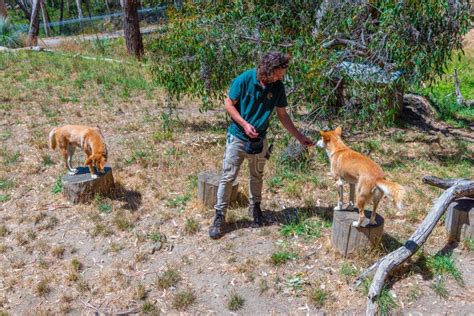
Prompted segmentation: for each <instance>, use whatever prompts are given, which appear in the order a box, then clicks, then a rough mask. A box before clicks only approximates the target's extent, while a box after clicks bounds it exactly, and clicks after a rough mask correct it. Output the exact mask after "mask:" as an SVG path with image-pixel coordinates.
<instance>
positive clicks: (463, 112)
mask: <svg viewBox="0 0 474 316" xmlns="http://www.w3.org/2000/svg"><path fill="white" fill-rule="evenodd" d="M455 69H457V73H458V79H459V89H460V90H461V93H462V95H463V97H464V98H465V99H466V100H473V99H474V78H473V76H472V73H473V72H474V50H473V49H472V48H471V50H470V51H466V53H465V54H461V53H460V52H458V53H455V54H453V58H452V62H451V63H450V64H449V65H448V68H447V69H446V74H445V75H443V76H440V77H439V78H438V79H437V80H436V81H435V82H434V83H433V84H432V85H429V86H428V87H427V88H424V89H420V90H419V92H420V93H422V94H424V95H427V96H428V98H429V100H430V101H431V103H432V104H433V105H434V107H435V108H436V110H437V111H438V115H439V118H440V119H442V120H446V121H448V122H450V123H451V124H454V125H456V126H460V127H467V126H468V125H469V124H472V122H474V107H472V106H471V107H467V106H462V105H459V104H458V103H457V101H456V93H455V91H456V88H455V85H454V79H453V73H454V70H455Z"/></svg>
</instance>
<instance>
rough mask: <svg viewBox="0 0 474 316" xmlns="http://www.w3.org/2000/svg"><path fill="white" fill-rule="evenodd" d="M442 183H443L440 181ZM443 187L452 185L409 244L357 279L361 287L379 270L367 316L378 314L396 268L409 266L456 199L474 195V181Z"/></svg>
mask: <svg viewBox="0 0 474 316" xmlns="http://www.w3.org/2000/svg"><path fill="white" fill-rule="evenodd" d="M425 178H426V177H425ZM433 178H434V177H433ZM438 179H439V178H438ZM438 183H441V182H440V181H438ZM443 183H444V185H447V183H451V184H452V185H451V187H449V188H448V189H447V190H446V191H444V192H443V194H441V196H440V197H439V198H438V199H437V200H436V202H435V204H434V205H433V207H432V208H431V210H430V212H429V213H428V215H427V216H426V217H425V219H424V220H423V222H422V223H421V225H420V226H418V228H417V229H416V231H415V232H414V233H413V235H412V236H411V237H410V238H409V240H408V241H407V242H406V243H405V244H404V245H403V246H401V247H400V248H398V249H397V250H395V251H393V252H391V253H389V254H388V255H386V256H385V257H383V258H381V259H379V260H378V261H377V262H375V263H374V264H373V265H371V266H370V267H369V268H368V269H366V270H365V271H363V272H362V274H361V275H360V276H359V277H358V278H357V279H356V281H355V283H356V285H359V284H360V283H361V282H362V281H363V280H364V279H365V278H367V277H368V276H369V275H370V274H371V273H372V272H373V271H374V270H376V271H375V275H374V279H373V280H372V284H371V285H370V289H369V294H368V297H367V309H366V315H375V314H376V313H377V304H376V302H377V298H378V297H379V295H380V292H381V291H382V287H383V284H384V282H385V279H386V277H387V276H388V274H389V273H390V272H391V271H392V270H393V269H394V268H395V267H397V266H398V265H400V264H401V263H403V262H405V261H406V260H407V259H408V258H410V257H411V256H412V255H413V254H414V253H415V252H416V251H417V250H418V249H419V248H420V247H421V246H422V245H423V244H424V243H425V241H426V239H427V238H428V236H429V235H430V234H431V232H432V231H433V229H434V227H435V226H436V224H437V223H438V221H439V219H440V218H441V215H443V213H444V212H445V211H446V208H447V207H448V205H449V204H451V202H452V201H453V200H454V199H455V198H459V197H463V196H471V195H472V194H474V181H472V180H464V179H458V180H455V181H454V182H453V181H452V180H446V181H445V182H443Z"/></svg>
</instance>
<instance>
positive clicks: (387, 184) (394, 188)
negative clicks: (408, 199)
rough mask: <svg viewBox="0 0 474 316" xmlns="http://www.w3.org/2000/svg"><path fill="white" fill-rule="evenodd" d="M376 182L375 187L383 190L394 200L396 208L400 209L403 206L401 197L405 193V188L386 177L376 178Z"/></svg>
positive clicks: (402, 197) (403, 196)
mask: <svg viewBox="0 0 474 316" xmlns="http://www.w3.org/2000/svg"><path fill="white" fill-rule="evenodd" d="M376 184H377V187H378V188H379V189H380V190H382V191H383V193H385V194H386V195H387V196H388V197H390V198H391V199H393V200H394V201H395V205H396V206H397V209H398V210H399V211H401V210H402V209H403V207H404V206H403V199H404V198H405V195H406V191H405V188H404V187H402V186H401V185H400V184H398V183H396V182H393V181H390V180H386V179H380V180H377V182H376Z"/></svg>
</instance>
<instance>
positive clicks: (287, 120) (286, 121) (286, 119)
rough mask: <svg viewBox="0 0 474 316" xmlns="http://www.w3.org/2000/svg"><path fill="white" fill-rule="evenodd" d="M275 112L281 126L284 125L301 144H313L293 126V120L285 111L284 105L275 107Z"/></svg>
mask: <svg viewBox="0 0 474 316" xmlns="http://www.w3.org/2000/svg"><path fill="white" fill-rule="evenodd" d="M276 112H277V115H278V119H279V120H280V122H281V124H282V125H283V127H285V128H286V129H287V130H288V132H289V133H290V134H291V135H293V137H295V138H296V139H297V140H298V141H299V142H300V143H301V145H303V146H313V145H314V143H313V141H312V140H310V139H309V138H307V137H306V136H304V135H303V134H301V133H300V131H298V129H297V128H296V127H295V124H293V121H292V120H291V117H290V116H289V115H288V113H287V112H286V108H284V107H277V108H276Z"/></svg>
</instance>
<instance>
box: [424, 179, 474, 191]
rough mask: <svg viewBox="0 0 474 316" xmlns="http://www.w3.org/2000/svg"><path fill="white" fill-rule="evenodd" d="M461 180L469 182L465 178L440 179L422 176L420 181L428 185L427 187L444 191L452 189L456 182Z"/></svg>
mask: <svg viewBox="0 0 474 316" xmlns="http://www.w3.org/2000/svg"><path fill="white" fill-rule="evenodd" d="M461 180H467V181H469V179H466V178H465V179H441V178H438V177H434V176H424V177H423V179H422V180H421V181H422V182H423V183H425V184H429V185H432V186H435V187H438V188H441V189H445V190H446V189H449V188H450V187H452V186H453V185H455V184H456V182H459V181H461Z"/></svg>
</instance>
